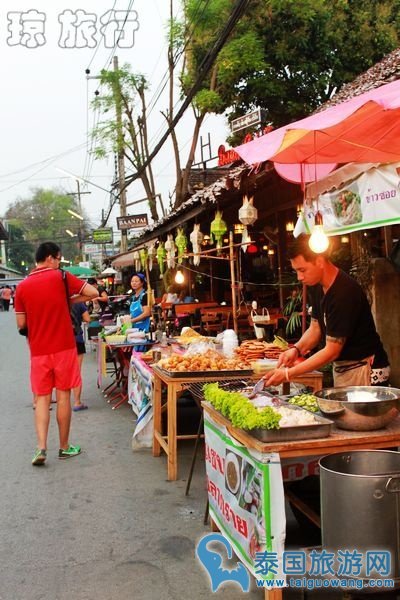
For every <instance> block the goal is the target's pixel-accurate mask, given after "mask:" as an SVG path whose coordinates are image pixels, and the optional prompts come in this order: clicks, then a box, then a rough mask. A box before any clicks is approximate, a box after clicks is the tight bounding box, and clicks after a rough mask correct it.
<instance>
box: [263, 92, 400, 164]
mask: <svg viewBox="0 0 400 600" xmlns="http://www.w3.org/2000/svg"><path fill="white" fill-rule="evenodd" d="M293 134H294V135H293ZM270 160H272V161H274V162H276V163H284V164H292V163H303V164H305V163H307V164H321V163H332V162H336V163H338V162H340V163H348V162H380V163H384V162H395V161H398V160H400V108H394V109H386V108H384V107H382V106H381V105H380V104H377V103H376V102H373V101H369V102H367V104H365V105H364V106H362V107H361V108H359V109H358V110H356V112H355V113H353V114H352V115H350V116H349V117H347V118H345V119H344V120H343V121H341V122H340V123H338V124H337V125H333V126H332V127H326V128H323V129H316V130H311V131H309V130H301V129H297V130H291V129H288V130H287V132H286V134H285V138H284V140H283V142H282V145H281V147H280V148H279V150H278V152H276V154H274V155H273V156H272V157H271V159H270Z"/></svg>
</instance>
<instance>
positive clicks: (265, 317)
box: [251, 308, 270, 325]
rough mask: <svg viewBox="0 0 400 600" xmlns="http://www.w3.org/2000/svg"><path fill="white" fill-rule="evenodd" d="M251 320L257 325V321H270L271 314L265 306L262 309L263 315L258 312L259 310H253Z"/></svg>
mask: <svg viewBox="0 0 400 600" xmlns="http://www.w3.org/2000/svg"><path fill="white" fill-rule="evenodd" d="M251 320H252V321H253V323H254V324H255V325H257V323H264V322H265V321H269V320H270V316H269V312H268V308H263V309H262V311H261V315H259V314H258V313H257V311H256V310H254V309H253V310H252V311H251Z"/></svg>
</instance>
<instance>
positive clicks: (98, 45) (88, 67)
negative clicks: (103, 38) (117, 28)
mask: <svg viewBox="0 0 400 600" xmlns="http://www.w3.org/2000/svg"><path fill="white" fill-rule="evenodd" d="M116 4H117V0H114V4H113V6H112V8H111V9H110V18H109V20H108V21H107V23H106V25H108V24H109V22H110V20H111V13H112V12H113V10H114V9H115V5H116ZM99 48H100V44H97V46H96V48H95V51H94V53H93V56H92V58H91V59H90V62H89V64H88V66H87V67H86V69H90V65H91V64H92V62H93V61H94V59H95V56H96V54H97V51H98V49H99Z"/></svg>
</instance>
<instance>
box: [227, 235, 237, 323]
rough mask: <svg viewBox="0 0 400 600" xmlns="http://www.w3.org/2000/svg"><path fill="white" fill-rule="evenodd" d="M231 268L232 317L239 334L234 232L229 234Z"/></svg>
mask: <svg viewBox="0 0 400 600" xmlns="http://www.w3.org/2000/svg"><path fill="white" fill-rule="evenodd" d="M229 266H230V270H231V290H232V313H233V314H232V317H233V329H234V330H235V333H237V332H238V324H237V302H236V282H235V253H234V249H233V232H232V231H230V232H229Z"/></svg>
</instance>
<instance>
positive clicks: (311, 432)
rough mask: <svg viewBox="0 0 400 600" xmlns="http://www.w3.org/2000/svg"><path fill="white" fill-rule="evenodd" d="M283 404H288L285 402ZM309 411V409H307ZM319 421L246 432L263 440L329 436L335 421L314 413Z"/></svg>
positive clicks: (287, 440) (294, 407)
mask: <svg viewBox="0 0 400 600" xmlns="http://www.w3.org/2000/svg"><path fill="white" fill-rule="evenodd" d="M282 405H284V406H286V405H285V404H284V403H282ZM287 407H288V408H289V407H290V408H291V409H292V410H303V411H304V410H305V409H303V408H301V407H300V406H292V405H291V404H288V405H287ZM306 412H309V411H306ZM312 414H313V416H314V417H315V419H316V421H317V423H313V424H310V425H298V426H296V427H282V428H281V429H251V430H250V431H246V433H248V434H250V435H252V436H253V437H255V438H256V439H257V440H260V441H261V442H292V441H295V440H312V439H317V438H324V437H328V436H329V435H330V433H331V429H332V425H333V424H334V423H333V421H331V420H330V419H326V418H325V417H320V416H319V415H318V414H315V413H312Z"/></svg>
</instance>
